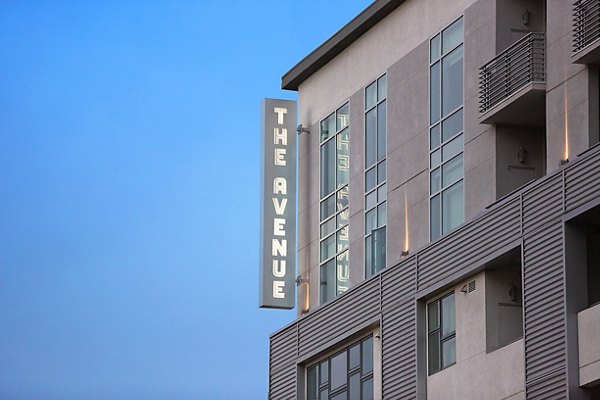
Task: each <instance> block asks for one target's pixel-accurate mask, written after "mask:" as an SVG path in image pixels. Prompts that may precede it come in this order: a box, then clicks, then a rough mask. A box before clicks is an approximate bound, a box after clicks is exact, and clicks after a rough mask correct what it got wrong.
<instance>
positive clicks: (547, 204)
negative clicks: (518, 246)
mask: <svg viewBox="0 0 600 400" xmlns="http://www.w3.org/2000/svg"><path fill="white" fill-rule="evenodd" d="M562 212H563V204H562V174H557V175H554V176H553V177H552V178H550V179H547V180H545V181H544V182H542V184H541V185H539V186H535V188H534V189H533V190H531V191H529V192H527V193H524V194H523V232H524V234H525V235H527V234H528V233H531V232H533V231H534V230H536V229H538V228H539V227H541V226H542V225H544V224H546V223H548V222H549V221H550V220H552V219H553V218H557V217H559V216H560V215H562Z"/></svg>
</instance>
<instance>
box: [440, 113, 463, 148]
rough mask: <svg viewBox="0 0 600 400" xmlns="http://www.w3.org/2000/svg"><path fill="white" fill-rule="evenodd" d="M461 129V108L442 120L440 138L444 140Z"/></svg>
mask: <svg viewBox="0 0 600 400" xmlns="http://www.w3.org/2000/svg"><path fill="white" fill-rule="evenodd" d="M462 129H463V110H462V108H461V109H460V110H458V111H457V112H455V113H454V114H452V115H451V116H450V117H448V118H447V119H445V120H444V122H442V131H443V133H442V139H443V141H444V142H445V141H446V140H448V139H450V138H451V137H452V136H454V135H456V134H457V133H458V132H460V131H462Z"/></svg>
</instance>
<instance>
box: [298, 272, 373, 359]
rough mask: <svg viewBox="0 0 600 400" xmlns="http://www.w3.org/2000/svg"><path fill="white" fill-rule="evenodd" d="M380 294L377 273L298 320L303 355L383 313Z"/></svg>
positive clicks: (300, 346) (300, 350)
mask: <svg viewBox="0 0 600 400" xmlns="http://www.w3.org/2000/svg"><path fill="white" fill-rule="evenodd" d="M380 296H381V293H380V291H379V276H377V277H375V278H373V279H371V280H370V281H368V282H366V283H364V284H362V285H361V286H360V287H357V288H355V289H353V290H352V291H350V292H349V293H347V294H345V295H343V296H341V297H340V298H338V299H336V300H334V301H333V303H331V304H329V305H327V306H326V307H324V308H321V309H319V310H317V311H315V312H314V313H313V314H311V315H310V316H309V317H307V318H304V319H301V320H300V321H299V323H298V325H299V331H298V344H299V356H300V358H303V357H305V356H306V355H308V354H310V353H311V352H313V351H315V350H316V349H318V348H319V347H321V346H323V345H325V344H326V343H328V342H330V341H331V340H334V339H336V338H339V337H340V336H343V335H344V334H345V333H347V332H349V331H352V330H354V329H356V328H360V327H361V326H362V325H364V324H366V323H367V322H368V321H370V320H372V319H373V318H375V317H376V316H377V315H379V299H380Z"/></svg>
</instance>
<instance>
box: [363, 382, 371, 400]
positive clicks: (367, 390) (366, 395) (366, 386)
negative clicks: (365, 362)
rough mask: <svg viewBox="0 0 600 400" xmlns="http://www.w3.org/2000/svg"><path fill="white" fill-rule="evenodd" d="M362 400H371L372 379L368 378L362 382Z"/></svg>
mask: <svg viewBox="0 0 600 400" xmlns="http://www.w3.org/2000/svg"><path fill="white" fill-rule="evenodd" d="M362 400H373V378H369V379H367V380H366V381H364V382H363V384H362Z"/></svg>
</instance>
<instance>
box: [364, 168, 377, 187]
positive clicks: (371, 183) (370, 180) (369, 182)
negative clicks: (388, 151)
mask: <svg viewBox="0 0 600 400" xmlns="http://www.w3.org/2000/svg"><path fill="white" fill-rule="evenodd" d="M376 184H377V169H376V168H375V167H373V168H371V169H370V170H368V171H367V174H366V178H365V192H368V191H370V190H371V189H373V188H374V187H375V185H376Z"/></svg>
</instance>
